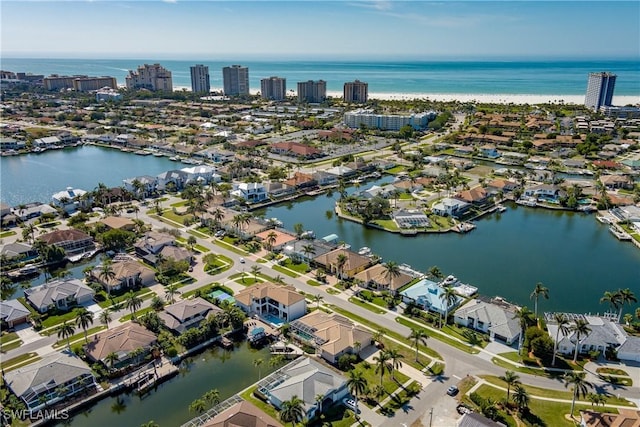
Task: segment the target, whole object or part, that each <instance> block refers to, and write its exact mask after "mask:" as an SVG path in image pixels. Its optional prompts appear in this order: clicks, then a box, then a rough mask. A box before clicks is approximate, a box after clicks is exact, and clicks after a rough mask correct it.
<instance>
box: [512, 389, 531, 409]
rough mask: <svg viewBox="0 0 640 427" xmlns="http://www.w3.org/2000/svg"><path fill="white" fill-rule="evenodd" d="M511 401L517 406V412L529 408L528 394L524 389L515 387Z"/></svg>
mask: <svg viewBox="0 0 640 427" xmlns="http://www.w3.org/2000/svg"><path fill="white" fill-rule="evenodd" d="M513 401H514V402H515V403H516V405H518V410H519V411H520V412H524V411H525V409H527V408H528V407H529V393H527V390H526V389H525V388H524V387H522V386H520V385H516V387H515V389H514V391H513Z"/></svg>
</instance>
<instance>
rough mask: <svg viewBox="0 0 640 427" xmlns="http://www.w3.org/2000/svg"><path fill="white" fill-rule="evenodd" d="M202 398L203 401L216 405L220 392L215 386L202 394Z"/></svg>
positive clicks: (218, 401)
mask: <svg viewBox="0 0 640 427" xmlns="http://www.w3.org/2000/svg"><path fill="white" fill-rule="evenodd" d="M202 398H203V399H204V401H205V402H207V403H208V404H209V405H211V406H213V405H217V404H218V403H220V392H219V391H218V389H217V388H213V389H211V390H209V391H208V392H206V393H205V394H204V395H203V396H202Z"/></svg>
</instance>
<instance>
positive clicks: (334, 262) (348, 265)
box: [313, 248, 371, 279]
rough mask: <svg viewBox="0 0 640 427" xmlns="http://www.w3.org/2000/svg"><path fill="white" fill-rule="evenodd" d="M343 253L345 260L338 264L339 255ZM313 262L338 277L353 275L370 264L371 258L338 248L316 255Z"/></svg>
mask: <svg viewBox="0 0 640 427" xmlns="http://www.w3.org/2000/svg"><path fill="white" fill-rule="evenodd" d="M341 255H343V256H344V259H345V262H344V264H342V265H338V261H339V258H341V257H340V256H341ZM313 263H314V264H316V265H318V266H320V267H322V268H324V269H325V271H328V272H330V273H334V274H336V276H338V278H341V279H342V278H345V277H353V276H354V275H356V274H357V273H359V272H361V271H363V270H364V269H365V268H367V267H368V266H370V265H371V259H369V258H367V257H365V256H362V255H359V254H357V253H355V252H353V251H350V250H349V249H344V248H338V249H334V250H332V251H330V252H327V253H325V254H322V255H319V256H316V257H315V258H314V259H313Z"/></svg>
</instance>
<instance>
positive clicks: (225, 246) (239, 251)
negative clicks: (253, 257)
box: [213, 237, 248, 255]
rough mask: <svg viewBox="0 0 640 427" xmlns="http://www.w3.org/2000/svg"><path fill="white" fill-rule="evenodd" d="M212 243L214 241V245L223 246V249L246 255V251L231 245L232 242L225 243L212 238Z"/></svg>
mask: <svg viewBox="0 0 640 427" xmlns="http://www.w3.org/2000/svg"><path fill="white" fill-rule="evenodd" d="M225 238H226V237H225ZM213 243H215V244H216V245H218V246H220V247H221V248H225V249H227V250H229V251H231V252H235V253H237V254H238V255H247V254H248V252H247V251H245V250H242V249H239V248H237V247H235V246H233V244H232V243H227V242H225V241H222V240H218V239H213Z"/></svg>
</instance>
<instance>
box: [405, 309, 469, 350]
mask: <svg viewBox="0 0 640 427" xmlns="http://www.w3.org/2000/svg"><path fill="white" fill-rule="evenodd" d="M416 320H417V319H416ZM396 322H398V323H400V324H401V325H404V326H406V327H408V328H412V329H416V328H419V327H420V326H419V325H416V324H415V323H413V322H411V321H410V320H407V319H405V318H403V317H400V316H398V317H396ZM425 326H427V325H426V324H425ZM425 332H426V333H427V335H429V336H430V337H432V338H435V339H437V340H438V341H442V342H444V343H446V344H449V345H450V346H452V347H455V348H457V349H458V350H462V351H464V352H467V353H469V354H476V353H478V352H479V350H477V349H475V348H473V347H471V346H469V345H467V344H465V343H461V342H460V341H458V340H455V339H452V338H449V337H447V336H446V335H442V334H439V333H436V332H432V331H430V330H428V329H426V328H425Z"/></svg>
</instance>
